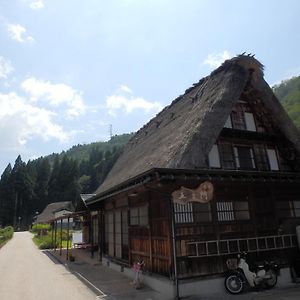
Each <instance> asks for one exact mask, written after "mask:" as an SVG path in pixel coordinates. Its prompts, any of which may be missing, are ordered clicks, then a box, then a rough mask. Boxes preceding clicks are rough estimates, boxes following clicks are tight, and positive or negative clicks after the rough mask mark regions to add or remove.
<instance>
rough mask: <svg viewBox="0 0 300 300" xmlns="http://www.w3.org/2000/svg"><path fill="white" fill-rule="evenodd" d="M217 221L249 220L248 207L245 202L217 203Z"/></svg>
mask: <svg viewBox="0 0 300 300" xmlns="http://www.w3.org/2000/svg"><path fill="white" fill-rule="evenodd" d="M217 216H218V221H221V222H226V221H235V220H249V219H250V214H249V205H248V202H247V201H235V202H233V201H226V202H225V201H220V202H217Z"/></svg>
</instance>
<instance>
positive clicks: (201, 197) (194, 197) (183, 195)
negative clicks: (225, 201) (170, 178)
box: [172, 181, 214, 204]
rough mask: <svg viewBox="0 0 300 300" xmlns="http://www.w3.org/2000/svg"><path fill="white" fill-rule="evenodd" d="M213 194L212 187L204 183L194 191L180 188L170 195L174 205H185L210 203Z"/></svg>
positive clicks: (208, 183) (207, 182)
mask: <svg viewBox="0 0 300 300" xmlns="http://www.w3.org/2000/svg"><path fill="white" fill-rule="evenodd" d="M213 194H214V186H213V184H212V183H211V182H210V181H204V182H203V183H201V184H200V185H199V186H198V187H197V188H196V189H189V188H186V187H184V186H182V187H181V188H180V189H178V190H176V191H174V192H173V193H172V198H173V202H174V203H178V204H186V203H188V202H200V203H207V202H209V201H211V199H212V198H213Z"/></svg>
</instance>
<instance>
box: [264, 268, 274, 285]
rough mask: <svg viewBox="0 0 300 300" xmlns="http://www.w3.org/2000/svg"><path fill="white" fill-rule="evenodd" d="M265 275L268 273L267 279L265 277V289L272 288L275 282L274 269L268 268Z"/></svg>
mask: <svg viewBox="0 0 300 300" xmlns="http://www.w3.org/2000/svg"><path fill="white" fill-rule="evenodd" d="M266 274H267V275H270V278H269V279H266V280H265V282H264V284H265V288H266V289H271V288H273V287H274V286H275V285H276V283H277V274H276V273H275V271H274V270H269V271H267V272H266Z"/></svg>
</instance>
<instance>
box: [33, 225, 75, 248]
mask: <svg viewBox="0 0 300 300" xmlns="http://www.w3.org/2000/svg"><path fill="white" fill-rule="evenodd" d="M54 234H55V233H54V232H53V242H52V230H48V231H44V233H43V234H40V233H36V234H35V235H34V237H33V242H34V243H35V244H36V245H37V246H38V248H39V249H53V248H55V247H56V248H59V247H60V236H61V235H60V230H59V231H57V233H56V243H54ZM67 244H68V234H67V231H66V230H63V231H62V248H67ZM71 247H72V241H71V236H70V237H69V248H71Z"/></svg>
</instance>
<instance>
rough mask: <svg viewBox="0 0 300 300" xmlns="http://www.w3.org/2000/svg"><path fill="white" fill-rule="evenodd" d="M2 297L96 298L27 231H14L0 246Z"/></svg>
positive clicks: (29, 299)
mask: <svg viewBox="0 0 300 300" xmlns="http://www.w3.org/2000/svg"><path fill="white" fill-rule="evenodd" d="M0 299H1V300H48V299H49V300H60V299H62V300H91V299H93V300H95V299H96V295H95V294H94V293H93V292H92V291H91V290H90V289H88V288H87V287H86V286H85V285H84V284H83V283H82V282H81V281H80V280H79V279H77V278H76V277H75V276H74V275H73V274H71V273H70V272H69V271H68V270H67V269H66V268H65V267H64V266H63V265H61V264H58V263H56V262H55V261H52V260H51V259H49V257H48V256H47V255H46V254H45V253H44V252H42V251H40V250H38V249H37V247H36V246H35V245H34V244H33V242H32V235H31V234H30V233H29V232H16V233H15V234H14V237H13V239H12V240H11V241H9V242H8V243H7V244H6V245H5V246H4V247H2V248H1V249H0Z"/></svg>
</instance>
